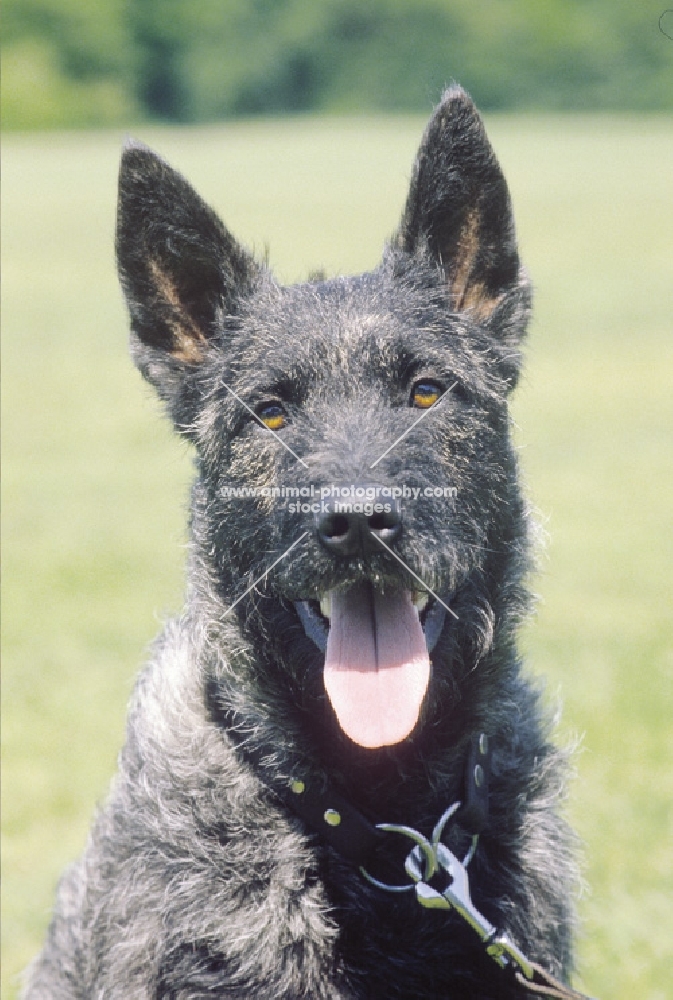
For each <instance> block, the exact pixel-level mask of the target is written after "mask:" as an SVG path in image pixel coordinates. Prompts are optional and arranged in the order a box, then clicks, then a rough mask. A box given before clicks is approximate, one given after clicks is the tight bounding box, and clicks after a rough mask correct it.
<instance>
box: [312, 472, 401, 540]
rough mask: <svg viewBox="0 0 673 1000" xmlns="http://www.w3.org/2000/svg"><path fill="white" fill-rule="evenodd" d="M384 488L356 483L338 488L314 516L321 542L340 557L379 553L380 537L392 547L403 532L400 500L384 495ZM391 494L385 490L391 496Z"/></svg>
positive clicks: (323, 502) (324, 501)
mask: <svg viewBox="0 0 673 1000" xmlns="http://www.w3.org/2000/svg"><path fill="white" fill-rule="evenodd" d="M381 489H382V488H381V486H380V485H378V486H377V485H376V484H372V483H354V484H352V485H350V484H349V485H348V486H344V487H335V488H334V490H333V493H335V494H337V493H338V494H339V495H333V496H329V497H327V498H326V499H324V500H323V501H322V503H321V507H322V510H321V512H320V513H319V514H316V515H315V526H316V532H317V535H318V541H319V542H320V544H321V545H323V546H324V548H326V549H327V550H328V551H329V552H333V553H334V555H338V556H352V555H356V554H357V553H360V554H362V553H365V552H372V551H376V550H377V549H378V550H380V549H382V548H383V546H382V545H379V543H378V542H377V540H376V539H377V538H380V539H381V541H383V542H385V543H386V545H391V544H392V542H394V541H395V539H396V538H399V536H400V534H401V533H402V508H401V505H400V502H399V500H398V499H396V498H393V497H390V496H389V495H384V494H382V493H381ZM389 492H390V491H389V490H386V491H385V493H386V494H388V493H389Z"/></svg>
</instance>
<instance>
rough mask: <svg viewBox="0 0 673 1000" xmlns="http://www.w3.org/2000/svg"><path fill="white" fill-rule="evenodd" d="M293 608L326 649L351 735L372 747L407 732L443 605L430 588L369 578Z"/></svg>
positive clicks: (331, 682)
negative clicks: (381, 584) (377, 583)
mask: <svg viewBox="0 0 673 1000" xmlns="http://www.w3.org/2000/svg"><path fill="white" fill-rule="evenodd" d="M295 607H296V609H297V614H298V615H299V618H300V620H301V623H302V625H303V626H304V631H305V632H306V634H307V636H309V638H310V639H312V640H313V642H314V643H315V644H316V646H317V647H318V648H319V649H320V650H321V651H322V652H324V654H325V666H324V682H325V690H326V692H327V695H328V697H329V699H330V701H331V703H332V708H333V709H334V712H335V714H336V716H337V719H338V721H339V725H340V726H341V728H342V729H343V731H344V732H345V733H346V735H347V736H348V737H349V738H350V739H351V740H353V741H354V742H355V743H358V744H359V745H360V746H363V747H369V748H375V747H382V746H390V745H392V744H395V743H399V742H400V741H401V740H403V739H405V738H406V737H407V736H408V735H409V734H410V733H411V731H412V730H413V729H414V727H415V725H416V723H417V721H418V716H419V714H420V710H421V705H422V703H423V699H424V697H425V692H426V690H427V686H428V682H429V680H430V653H431V652H432V649H433V648H434V646H435V644H436V642H437V640H438V639H439V636H440V633H441V631H442V628H443V625H444V618H445V615H446V609H445V607H444V606H443V605H442V604H441V603H440V602H439V601H435V600H434V599H433V598H431V597H429V595H428V594H427V593H424V592H415V591H414V592H412V591H408V590H386V591H382V590H378V589H376V588H375V587H373V586H372V584H371V583H369V582H362V583H358V584H355V585H354V586H351V587H349V588H347V589H345V590H341V589H337V590H332V591H330V592H329V593H327V594H325V595H324V596H323V597H322V599H321V600H320V601H297V602H296V603H295Z"/></svg>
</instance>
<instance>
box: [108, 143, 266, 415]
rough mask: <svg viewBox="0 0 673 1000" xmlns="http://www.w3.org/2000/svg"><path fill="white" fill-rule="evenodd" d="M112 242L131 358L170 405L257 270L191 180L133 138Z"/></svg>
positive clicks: (122, 173) (126, 151) (254, 280)
mask: <svg viewBox="0 0 673 1000" xmlns="http://www.w3.org/2000/svg"><path fill="white" fill-rule="evenodd" d="M116 247H117V266H118V269H119V277H120V280H121V284H122V287H123V289H124V294H125V295H126V301H127V303H128V307H129V311H130V314H131V330H132V333H133V335H134V339H135V343H134V354H135V358H136V361H137V363H138V366H139V367H140V369H141V371H142V372H143V374H144V375H145V377H146V378H147V379H148V380H149V381H150V382H152V383H153V384H154V385H155V386H156V388H157V389H158V391H159V393H160V395H162V396H163V397H164V398H165V399H166V400H167V401H169V402H170V401H171V398H172V397H173V396H174V395H175V388H176V382H179V381H180V378H179V376H180V373H181V372H182V373H183V374H186V373H187V372H188V371H189V370H190V369H193V368H194V367H195V366H197V365H198V364H199V362H200V361H201V360H202V359H203V358H204V356H205V353H206V351H207V349H208V343H209V340H210V339H211V337H212V336H213V334H214V333H215V330H216V328H217V319H218V317H219V316H226V315H231V314H232V313H235V312H236V311H237V307H238V304H239V303H240V301H241V300H242V299H243V298H245V297H246V296H247V295H249V294H250V292H251V291H252V290H253V288H254V287H255V284H256V283H257V280H258V278H259V274H260V268H259V266H258V265H257V264H256V263H255V261H254V260H253V259H252V257H251V256H250V255H249V254H248V253H247V252H246V251H245V250H244V249H243V248H242V247H241V246H239V244H238V243H237V242H236V240H235V239H234V238H233V237H232V236H231V235H230V233H228V232H227V230H226V229H225V227H224V226H223V225H222V223H221V222H220V220H219V219H218V217H217V215H216V214H215V213H214V212H213V211H212V209H210V208H209V207H208V206H207V205H206V204H205V202H204V201H202V199H201V198H200V197H199V196H198V194H197V193H196V192H195V191H194V189H193V188H192V187H191V185H190V184H188V183H187V181H186V180H185V179H184V178H183V177H182V176H181V175H180V174H178V173H177V172H176V171H175V170H173V169H172V168H171V167H169V166H168V164H167V163H165V162H164V160H162V159H161V158H160V157H159V156H157V155H156V154H155V153H153V152H152V150H150V149H148V148H147V147H146V146H144V145H142V144H140V143H136V142H130V143H128V144H127V145H126V146H125V148H124V152H123V155H122V160H121V167H120V172H119V202H118V211H117V238H116Z"/></svg>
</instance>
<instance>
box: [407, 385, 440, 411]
mask: <svg viewBox="0 0 673 1000" xmlns="http://www.w3.org/2000/svg"><path fill="white" fill-rule="evenodd" d="M441 395H442V390H441V388H440V386H439V385H438V384H437V383H436V382H417V383H416V385H415V386H414V388H413V392H412V394H411V402H412V405H413V406H417V407H418V408H419V410H428V409H429V408H430V407H431V406H433V404H434V403H436V402H437V400H438V399H439V397H440V396H441Z"/></svg>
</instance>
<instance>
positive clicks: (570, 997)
mask: <svg viewBox="0 0 673 1000" xmlns="http://www.w3.org/2000/svg"><path fill="white" fill-rule="evenodd" d="M460 806H461V803H460V802H454V803H453V805H451V806H449V808H448V809H447V810H446V811H445V812H444V813H443V814H442V816H441V817H440V819H439V821H438V822H437V824H436V826H435V828H434V830H433V831H432V838H431V839H430V840H428V839H427V837H424V836H423V834H422V833H419V832H418V830H414V829H412V828H411V827H408V826H399V825H398V824H395V823H379V824H378V825H377V829H379V830H381V831H383V832H384V833H397V834H401V835H402V836H403V837H408V838H409V840H411V841H413V843H414V847H412V848H411V850H410V851H409V853H408V855H407V857H406V860H405V863H404V869H405V871H406V873H407V875H408V876H409V878H410V879H411V880H412V881H411V882H410V883H406V884H404V885H389V884H388V883H386V882H381V881H379V879H376V878H374V877H373V876H372V875H370V874H369V872H368V871H366V869H365V868H360V871H361V873H362V875H363V876H364V877H365V878H366V879H367V881H368V882H371V883H372V885H375V886H377V888H379V889H383V890H385V891H386V892H407V891H411V890H415V893H416V899H417V900H418V902H419V903H420V904H421V906H424V907H426V908H427V909H431V910H432V909H437V910H454V911H455V912H456V913H457V914H458V915H459V916H460V917H462V919H463V920H464V921H465V922H466V923H467V924H469V926H470V927H472V929H473V930H474V931H475V932H476V933H477V934H478V936H479V937H480V939H481V940H482V942H483V944H484V947H485V950H486V953H487V954H488V955H490V957H491V958H492V959H493V960H494V961H495V962H497V964H498V965H499V966H500V967H501V968H502V969H509V970H511V971H512V972H513V973H514V975H515V978H516V980H517V981H518V982H519V984H520V985H521V986H523V987H525V988H526V989H528V990H529V992H530V993H531V994H532V995H538V996H550V997H557V998H559V1000H589V998H587V997H585V996H584V994H581V993H577V992H576V991H575V990H573V989H571V988H570V987H569V986H565V985H564V984H563V983H560V982H558V980H556V979H554V977H553V976H551V975H550V974H549V973H548V972H546V971H545V970H544V969H542V968H541V967H540V966H538V965H536V964H535V963H534V962H531V961H530V960H529V959H528V958H526V956H525V955H524V954H523V952H522V951H521V949H520V948H518V947H517V946H516V945H515V944H514V942H513V941H512V940H511V938H510V937H509V935H508V934H506V933H504V932H499V931H498V929H497V928H496V927H494V926H493V924H491V923H490V921H488V920H487V919H486V917H485V916H484V915H483V914H482V913H480V912H479V910H478V909H477V908H476V906H475V905H474V903H473V902H472V898H471V896H470V883H469V877H468V873H467V867H468V865H469V863H470V861H471V860H472V858H473V857H474V852H475V850H476V847H477V843H478V840H479V837H478V835H477V836H474V837H473V838H472V844H471V846H470V849H469V850H468V852H467V854H466V855H465V857H464V858H463V860H462V861H460V860H459V859H458V858H457V857H456V855H455V854H454V853H453V852H452V851H450V850H449V848H448V847H447V846H446V844H443V843H442V841H441V837H442V834H443V832H444V829H445V827H446V825H447V823H448V822H449V820H450V819H451V817H452V816H453V815H454V814H455V813H456V812H457V811H458V810H459V809H460ZM438 878H441V881H442V883H444V882H446V884H442V885H441V888H437V887H435V886H434V885H432V884H431V883H432V882H433V881H434V882H435V883H437V880H438Z"/></svg>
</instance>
